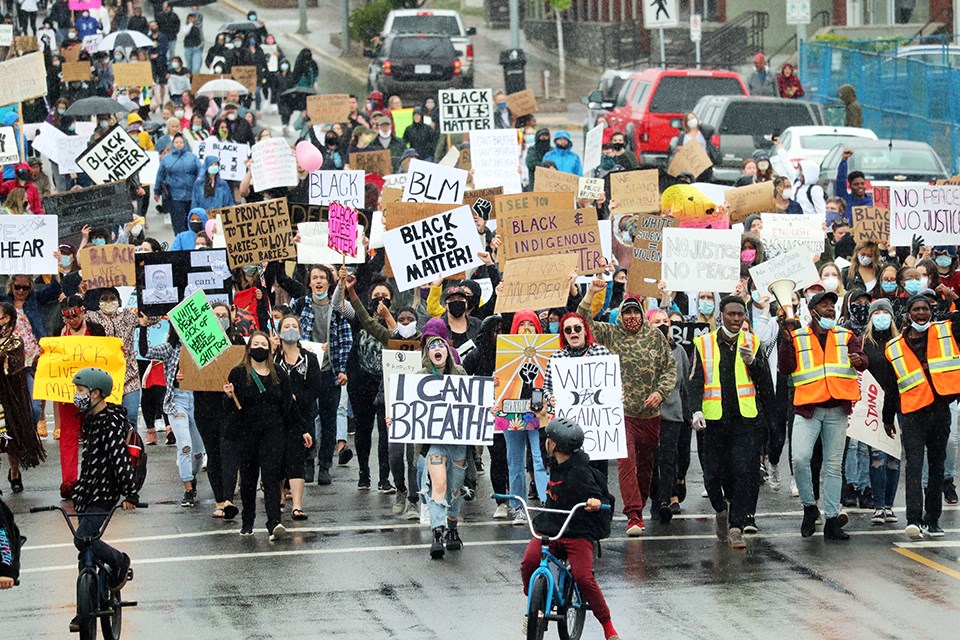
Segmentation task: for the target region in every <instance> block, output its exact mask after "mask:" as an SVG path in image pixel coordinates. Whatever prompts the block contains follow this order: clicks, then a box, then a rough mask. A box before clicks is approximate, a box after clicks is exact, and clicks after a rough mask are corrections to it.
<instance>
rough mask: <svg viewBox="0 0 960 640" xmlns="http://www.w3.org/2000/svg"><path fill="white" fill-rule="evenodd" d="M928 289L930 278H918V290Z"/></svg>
mask: <svg viewBox="0 0 960 640" xmlns="http://www.w3.org/2000/svg"><path fill="white" fill-rule="evenodd" d="M929 287H930V278H928V277H927V276H920V288H921V289H928V288H929Z"/></svg>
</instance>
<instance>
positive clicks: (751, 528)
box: [743, 515, 760, 534]
mask: <svg viewBox="0 0 960 640" xmlns="http://www.w3.org/2000/svg"><path fill="white" fill-rule="evenodd" d="M743 532H744V533H749V534H756V533H760V527H758V526H757V520H756V518H755V517H754V516H753V515H749V516H747V517H746V518H744V521H743Z"/></svg>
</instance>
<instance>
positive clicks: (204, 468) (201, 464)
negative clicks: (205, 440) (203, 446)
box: [200, 453, 207, 472]
mask: <svg viewBox="0 0 960 640" xmlns="http://www.w3.org/2000/svg"><path fill="white" fill-rule="evenodd" d="M206 470H207V454H205V453H204V454H203V461H202V462H200V471H203V472H206Z"/></svg>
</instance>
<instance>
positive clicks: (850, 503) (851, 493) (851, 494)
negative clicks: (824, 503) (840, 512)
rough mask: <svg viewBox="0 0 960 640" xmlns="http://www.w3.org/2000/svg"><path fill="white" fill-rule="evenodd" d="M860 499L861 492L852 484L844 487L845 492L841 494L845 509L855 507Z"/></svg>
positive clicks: (842, 504)
mask: <svg viewBox="0 0 960 640" xmlns="http://www.w3.org/2000/svg"><path fill="white" fill-rule="evenodd" d="M859 497H860V494H859V492H858V491H857V490H856V489H854V488H853V485H852V484H850V483H847V484H845V485H843V490H842V491H841V492H840V504H841V506H844V507H855V506H857V499H858V498H859Z"/></svg>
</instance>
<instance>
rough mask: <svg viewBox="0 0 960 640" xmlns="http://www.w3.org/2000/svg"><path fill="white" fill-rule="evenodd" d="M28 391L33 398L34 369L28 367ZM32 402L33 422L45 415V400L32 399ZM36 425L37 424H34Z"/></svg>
mask: <svg viewBox="0 0 960 640" xmlns="http://www.w3.org/2000/svg"><path fill="white" fill-rule="evenodd" d="M27 391H28V392H30V397H31V398H33V369H27ZM30 404H31V405H32V406H33V422H34V423H36V422H38V421H39V420H40V418H44V417H45V416H43V402H42V401H41V400H31V401H30ZM34 426H36V424H34Z"/></svg>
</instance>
